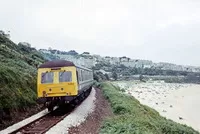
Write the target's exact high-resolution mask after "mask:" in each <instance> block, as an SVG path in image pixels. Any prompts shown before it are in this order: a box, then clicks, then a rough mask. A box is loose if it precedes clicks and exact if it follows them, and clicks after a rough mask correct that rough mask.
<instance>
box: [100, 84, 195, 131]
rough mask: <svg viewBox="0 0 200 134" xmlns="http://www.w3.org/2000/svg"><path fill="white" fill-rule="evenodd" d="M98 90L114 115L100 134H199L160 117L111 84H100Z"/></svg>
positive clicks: (105, 122) (106, 121)
mask: <svg viewBox="0 0 200 134" xmlns="http://www.w3.org/2000/svg"><path fill="white" fill-rule="evenodd" d="M100 88H101V89H102V90H103V94H104V96H105V98H106V99H108V101H109V102H110V104H111V107H112V110H113V113H114V116H113V117H111V118H108V119H106V120H105V121H104V122H103V124H102V127H101V129H100V133H101V134H199V133H198V132H197V131H195V130H194V129H193V128H191V127H188V126H186V125H182V124H179V123H175V122H173V121H172V120H168V119H166V118H164V117H162V116H160V115H159V113H158V112H157V111H155V110H154V109H152V108H150V107H148V106H145V105H142V104H140V102H139V101H138V100H136V99H135V98H134V97H132V96H128V95H125V94H123V93H122V91H121V89H120V88H119V87H116V86H114V85H113V84H112V83H109V82H104V83H101V85H100Z"/></svg>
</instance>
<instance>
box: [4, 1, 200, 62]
mask: <svg viewBox="0 0 200 134" xmlns="http://www.w3.org/2000/svg"><path fill="white" fill-rule="evenodd" d="M1 4H2V5H3V6H2V7H1V9H0V20H1V21H0V26H1V28H2V29H3V30H10V31H11V38H12V40H14V41H15V42H16V43H18V42H19V41H27V42H30V43H31V44H32V45H33V46H35V47H37V48H48V47H52V48H56V49H60V50H66V51H67V50H70V49H76V50H77V51H79V52H83V51H90V52H91V53H97V54H102V55H110V56H124V55H127V56H129V57H131V58H136V59H138V58H139V59H149V60H154V61H169V62H173V63H178V64H190V65H200V63H199V62H198V61H197V57H199V56H200V54H198V53H196V49H198V48H199V43H200V40H199V37H198V35H199V34H200V33H199V31H200V29H199V26H200V17H199V16H200V8H199V7H200V2H199V1H197V0H167V1H161V0H148V1H147V0H140V1H133V0H123V1H121V0H109V1H108V0H73V1H66V0H59V1H56V0H29V1H26V0H18V1H12V0H6V1H3V0H2V1H1ZM186 49H187V51H188V53H185V50H186ZM194 53H195V54H194ZM181 57H184V58H181ZM191 59H193V60H191ZM194 59H195V60H194Z"/></svg>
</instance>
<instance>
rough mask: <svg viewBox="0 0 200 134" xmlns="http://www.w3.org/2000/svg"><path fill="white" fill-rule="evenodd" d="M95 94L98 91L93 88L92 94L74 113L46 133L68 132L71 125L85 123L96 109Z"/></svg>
mask: <svg viewBox="0 0 200 134" xmlns="http://www.w3.org/2000/svg"><path fill="white" fill-rule="evenodd" d="M95 94H96V91H95V89H94V88H93V89H92V90H91V92H90V95H89V96H88V97H87V98H86V99H85V100H84V101H83V102H82V103H81V105H80V106H78V107H77V108H76V109H75V110H74V111H73V112H72V113H70V114H69V115H68V116H67V117H66V118H64V119H63V120H62V121H61V122H59V123H58V124H56V125H55V126H54V127H52V128H51V129H50V130H49V131H47V132H46V134H55V133H56V134H68V130H69V128H70V127H76V126H78V125H80V124H81V123H83V122H84V121H85V120H86V118H87V116H88V115H89V114H90V113H92V112H93V111H94V109H95V99H96V97H95Z"/></svg>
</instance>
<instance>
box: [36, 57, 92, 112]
mask: <svg viewBox="0 0 200 134" xmlns="http://www.w3.org/2000/svg"><path fill="white" fill-rule="evenodd" d="M92 84H93V72H92V70H90V69H88V68H84V67H80V66H76V65H75V64H74V63H73V62H70V61H65V60H55V61H49V62H46V63H44V64H42V65H40V66H39V68H38V79H37V93H38V100H39V102H42V103H46V104H48V106H47V107H48V108H49V109H51V110H52V108H53V107H54V106H55V105H59V104H61V103H68V102H70V101H72V100H74V99H75V98H76V97H77V96H79V95H81V94H82V93H84V92H87V91H88V90H90V89H91V86H92Z"/></svg>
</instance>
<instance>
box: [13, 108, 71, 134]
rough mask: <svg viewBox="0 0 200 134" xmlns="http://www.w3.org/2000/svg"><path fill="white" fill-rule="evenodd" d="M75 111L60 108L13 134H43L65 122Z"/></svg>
mask: <svg viewBox="0 0 200 134" xmlns="http://www.w3.org/2000/svg"><path fill="white" fill-rule="evenodd" d="M72 111H73V108H72V107H71V106H70V107H68V109H67V111H66V109H62V108H58V109H56V110H55V111H52V112H51V113H48V114H47V115H45V116H43V117H41V118H39V119H37V120H35V121H33V122H31V123H29V124H27V125H25V126H23V127H21V128H19V129H17V130H15V131H14V132H12V133H11V134H43V133H45V132H47V131H48V130H49V129H50V128H51V127H53V126H54V125H56V124H57V123H58V122H60V121H61V120H63V119H64V118H65V117H66V116H67V115H69V114H70V113H71V112H72Z"/></svg>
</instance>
